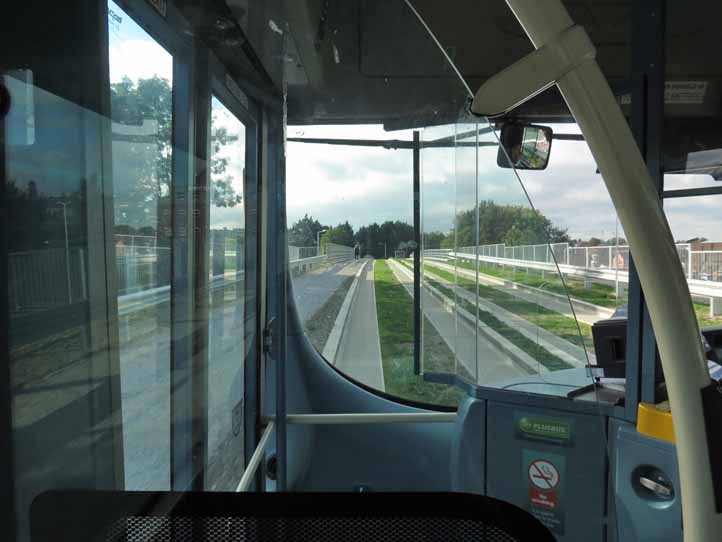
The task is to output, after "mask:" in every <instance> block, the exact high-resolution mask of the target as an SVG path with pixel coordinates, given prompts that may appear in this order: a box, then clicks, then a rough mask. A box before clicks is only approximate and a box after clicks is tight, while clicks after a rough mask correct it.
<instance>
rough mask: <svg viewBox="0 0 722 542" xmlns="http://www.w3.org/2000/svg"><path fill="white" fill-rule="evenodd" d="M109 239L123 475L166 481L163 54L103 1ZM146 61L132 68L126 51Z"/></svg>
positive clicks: (136, 483)
mask: <svg viewBox="0 0 722 542" xmlns="http://www.w3.org/2000/svg"><path fill="white" fill-rule="evenodd" d="M108 14H109V17H108V24H109V35H110V48H109V54H110V99H111V121H112V123H111V133H112V168H113V215H114V223H115V225H114V231H113V233H114V242H115V258H116V269H117V277H118V278H117V285H118V321H119V345H118V346H119V356H120V378H121V404H122V413H123V452H124V454H123V457H124V462H125V483H126V487H127V488H129V489H155V490H160V489H168V488H169V487H170V265H171V255H170V240H171V237H172V232H171V216H170V208H171V203H170V197H171V190H170V187H171V159H172V139H171V127H172V124H173V122H172V121H173V119H172V109H171V106H172V88H173V81H172V74H173V57H172V56H171V55H170V54H169V53H168V52H167V51H165V50H164V49H163V48H162V47H161V46H160V45H159V44H158V43H156V42H155V41H154V40H153V39H152V38H151V37H150V36H149V35H148V34H147V33H146V32H144V31H143V30H142V29H141V28H140V27H139V26H138V25H137V24H136V23H135V22H134V21H133V19H131V18H130V17H129V16H128V14H127V13H125V12H124V11H123V10H121V9H120V7H118V6H117V5H116V4H114V3H113V2H109V4H108ZM138 48H143V50H144V51H146V54H147V55H150V56H152V57H153V58H154V59H155V62H154V64H153V71H152V73H144V72H142V71H138V70H136V69H134V67H133V64H132V63H131V62H129V61H128V60H129V59H128V57H127V55H128V53H129V52H130V51H131V50H135V49H138Z"/></svg>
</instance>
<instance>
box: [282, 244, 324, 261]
mask: <svg viewBox="0 0 722 542" xmlns="http://www.w3.org/2000/svg"><path fill="white" fill-rule="evenodd" d="M315 256H318V247H317V246H312V247H295V246H293V245H288V259H289V260H291V261H293V260H303V259H304V258H313V257H315Z"/></svg>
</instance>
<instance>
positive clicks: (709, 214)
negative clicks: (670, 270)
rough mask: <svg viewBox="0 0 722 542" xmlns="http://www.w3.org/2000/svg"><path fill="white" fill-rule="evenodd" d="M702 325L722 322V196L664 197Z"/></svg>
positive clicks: (700, 324) (721, 323)
mask: <svg viewBox="0 0 722 542" xmlns="http://www.w3.org/2000/svg"><path fill="white" fill-rule="evenodd" d="M664 211H665V214H666V215H667V221H668V222H669V227H670V229H671V230H672V235H673V236H674V239H675V242H676V243H677V253H678V254H679V258H680V263H681V265H682V269H683V270H684V273H685V275H686V277H687V284H688V285H689V291H690V294H692V301H693V302H694V308H695V312H696V313H697V322H698V323H699V326H700V327H708V326H719V325H722V235H720V220H721V219H722V213H721V212H720V196H698V197H691V198H672V199H667V200H665V201H664Z"/></svg>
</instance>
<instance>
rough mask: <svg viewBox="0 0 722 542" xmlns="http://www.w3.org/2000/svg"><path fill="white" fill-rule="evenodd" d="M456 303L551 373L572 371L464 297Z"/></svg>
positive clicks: (450, 295) (448, 293)
mask: <svg viewBox="0 0 722 542" xmlns="http://www.w3.org/2000/svg"><path fill="white" fill-rule="evenodd" d="M427 280H428V281H429V282H430V283H431V285H432V286H434V288H436V289H437V290H439V291H440V292H441V293H443V294H444V295H445V296H446V297H448V298H450V299H454V292H453V290H451V289H450V288H448V287H447V286H444V285H443V284H441V283H440V282H438V281H435V280H434V279H432V278H428V277H427ZM456 303H458V304H459V305H461V307H462V308H463V309H464V310H466V311H467V312H469V313H471V314H474V311H476V313H477V316H478V318H479V320H480V321H482V322H484V324H486V325H487V326H489V327H490V328H492V329H493V330H494V331H496V332H497V333H498V334H499V335H501V336H502V337H504V338H505V339H506V340H508V341H509V342H511V343H512V344H513V345H515V346H517V347H518V348H520V349H521V350H523V351H524V352H526V353H527V354H529V355H530V356H531V357H532V358H533V359H535V360H536V361H538V362H539V363H541V364H542V365H543V366H544V367H546V368H547V369H549V370H550V371H559V370H561V369H571V368H572V367H573V366H572V365H571V364H570V363H567V362H566V361H564V360H562V359H560V358H559V357H557V356H555V355H554V354H552V353H551V352H549V351H548V350H547V349H546V348H544V347H543V346H541V345H540V344H538V343H536V342H534V341H532V340H531V339H529V338H528V337H526V336H525V335H523V334H522V333H520V332H519V331H517V330H516V329H514V328H511V327H509V326H508V325H506V324H505V323H504V322H502V321H501V320H499V319H498V318H497V317H496V316H494V315H493V314H491V313H490V312H487V311H485V310H482V309H480V308H478V307H477V306H475V305H474V304H473V303H470V302H469V301H467V300H466V299H464V298H462V297H458V298H457V299H456Z"/></svg>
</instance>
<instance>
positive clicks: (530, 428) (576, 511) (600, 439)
mask: <svg viewBox="0 0 722 542" xmlns="http://www.w3.org/2000/svg"><path fill="white" fill-rule="evenodd" d="M487 413H488V414H487V439H486V441H487V447H486V458H487V459H486V484H487V491H486V493H487V495H489V496H491V497H495V498H498V499H502V500H504V501H508V502H511V503H512V504H515V505H517V506H519V507H521V508H524V509H525V510H528V511H529V512H531V513H532V514H533V515H534V516H536V517H537V518H539V519H540V521H541V522H542V523H544V524H545V525H546V526H547V527H548V528H549V529H550V530H551V531H552V533H553V534H554V535H555V536H556V537H557V540H560V541H572V540H574V541H577V540H584V541H586V542H592V541H598V542H602V541H603V540H604V538H605V529H606V525H607V515H606V506H605V502H606V485H607V478H606V472H607V464H608V462H607V448H606V439H605V433H606V429H605V425H606V420H605V419H604V418H602V417H600V416H597V415H590V414H577V413H573V412H564V411H554V410H550V409H544V410H541V409H535V408H530V407H528V406H524V405H521V404H520V405H515V404H510V403H500V402H492V401H489V402H488V403H487Z"/></svg>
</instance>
